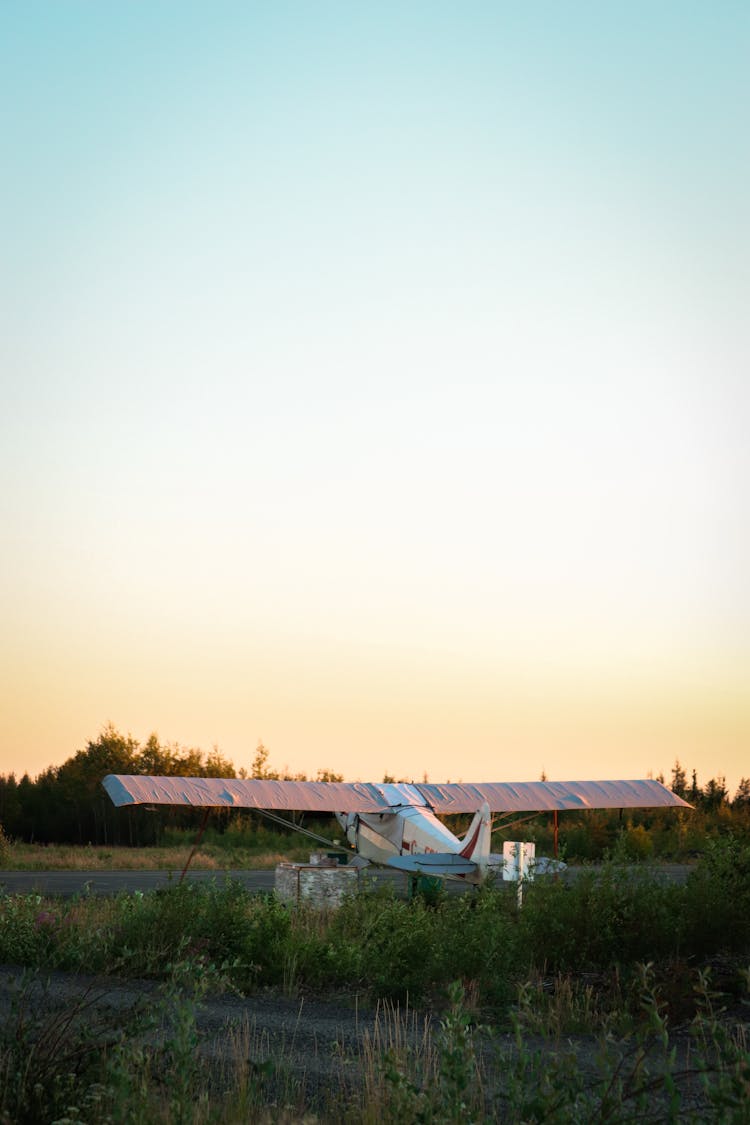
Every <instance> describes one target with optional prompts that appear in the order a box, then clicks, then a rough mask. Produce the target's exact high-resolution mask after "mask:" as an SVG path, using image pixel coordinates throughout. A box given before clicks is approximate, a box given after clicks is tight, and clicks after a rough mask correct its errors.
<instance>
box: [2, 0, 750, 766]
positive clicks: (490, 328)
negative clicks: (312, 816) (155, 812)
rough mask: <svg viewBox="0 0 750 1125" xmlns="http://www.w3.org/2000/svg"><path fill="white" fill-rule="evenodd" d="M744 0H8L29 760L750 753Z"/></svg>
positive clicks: (6, 378) (8, 542)
mask: <svg viewBox="0 0 750 1125" xmlns="http://www.w3.org/2000/svg"><path fill="white" fill-rule="evenodd" d="M749 50H750V5H748V4H747V3H746V2H744V0H742V2H737V3H732V2H729V0H718V2H708V0H706V2H704V3H691V2H690V0H679V2H677V0H675V2H669V0H664V2H662V3H659V4H654V3H652V2H651V0H649V2H644V3H638V2H637V0H636V2H634V0H628V2H627V3H625V2H623V3H620V4H618V3H611V4H596V3H565V2H562V0H548V2H540V3H535V4H519V3H516V2H512V3H510V2H508V3H503V2H501V0H496V2H493V3H479V2H474V3H472V2H467V3H464V4H455V3H452V2H451V3H441V2H439V0H437V2H436V0H430V2H429V3H416V2H410V3H403V2H399V3H393V4H388V3H381V2H378V3H371V4H364V3H362V4H351V3H340V4H339V3H328V2H322V0H321V2H320V3H301V2H300V3H281V2H276V0H274V3H245V2H243V3H227V2H223V0H216V2H214V3H211V4H207V3H188V2H186V0H180V2H177V0H175V2H172V3H158V2H156V3H154V2H152V3H148V4H133V3H125V2H122V3H119V4H117V3H101V4H94V3H88V2H86V3H73V2H65V0H55V2H54V3H43V2H41V0H35V2H32V3H29V2H28V0H19V2H15V0H5V2H4V3H3V4H2V5H1V6H0V113H1V114H2V147H1V149H0V161H1V162H2V174H1V175H0V224H1V228H2V229H1V231H0V380H1V382H2V398H1V400H0V401H1V403H2V408H1V410H0V478H1V488H0V529H1V532H0V534H1V536H2V540H1V550H0V613H1V618H0V772H8V771H10V770H15V771H16V772H18V773H20V772H23V771H24V770H29V771H30V772H31V773H32V774H34V773H36V772H38V771H39V770H41V769H43V768H45V767H46V766H48V765H50V764H55V763H60V762H62V761H64V760H65V759H66V758H67V757H69V756H70V755H71V754H73V753H74V752H75V751H76V750H77V749H80V748H82V747H83V746H84V745H85V743H86V742H87V741H88V739H90V738H95V737H96V736H97V734H98V732H99V730H100V729H101V728H102V726H103V725H104V724H105V723H106V722H108V721H111V722H113V723H114V724H115V726H117V727H118V728H120V729H121V730H123V732H127V731H130V732H131V733H132V734H133V735H135V736H136V737H137V738H139V739H145V738H146V737H147V736H148V734H149V733H150V732H151V731H157V732H158V734H159V736H160V737H161V739H162V740H164V741H177V742H180V743H182V744H183V745H189V746H200V747H202V748H204V749H206V750H208V749H210V748H211V747H212V746H213V745H214V744H216V745H218V747H219V749H220V750H221V751H222V752H224V753H225V754H226V755H228V756H229V757H231V758H232V759H233V760H234V761H235V763H236V764H237V765H238V766H242V765H245V766H247V765H249V763H250V761H251V760H252V757H253V754H254V750H255V746H256V744H257V742H258V740H259V739H262V740H263V741H264V743H265V744H266V745H267V746H268V748H269V750H270V752H271V758H272V762H273V763H274V764H275V765H277V766H281V765H288V767H289V768H290V769H292V770H295V771H296V770H306V771H308V772H312V773H314V772H315V771H316V770H317V769H318V768H319V767H327V768H331V769H336V770H339V771H341V772H343V773H344V774H345V775H346V776H347V777H348V778H354V777H362V778H366V779H373V780H378V779H380V778H381V777H382V775H383V773H384V772H385V771H388V772H390V773H392V774H395V775H397V776H414V777H421V776H422V775H423V773H424V772H427V773H428V774H429V776H430V778H431V779H433V780H441V779H445V778H451V779H453V780H456V779H458V778H462V779H464V780H477V779H485V780H498V781H499V780H514V779H522V778H528V779H533V778H536V777H538V776H539V774H540V772H541V770H542V769H544V770H545V771H546V772H547V774H548V776H549V777H550V778H557V779H566V778H575V777H631V776H636V777H637V776H643V775H645V773H646V772H647V771H648V770H653V771H654V772H658V771H659V770H664V771H665V772H666V773H667V774H668V773H669V770H670V768H671V765H672V763H673V762H674V760H675V758H677V757H679V758H680V760H681V761H682V763H683V765H685V766H686V767H688V768H690V767H693V766H695V767H696V768H697V769H698V773H699V780H702V781H705V780H707V778H708V777H709V776H712V775H714V774H716V773H721V772H723V773H725V774H726V776H727V778H728V781H729V783H730V786H733V785H736V782H737V780H738V779H739V777H740V776H741V775H745V776H747V775H750V580H749V577H748V576H749V575H750V530H749V515H750V440H749V439H748V434H749V433H750V428H749V424H750V409H749V408H750V379H749V374H750V373H749V372H748V356H750V327H749V325H750V320H749V318H748V295H749V294H748V262H749V261H750V253H749V251H750V223H749V222H748V219H749V214H748V212H749V210H750V208H749V206H748V200H750V176H749V175H748V172H749V170H750V150H749V147H748V141H747V138H748V135H749V134H750V126H749V121H748V117H749V115H748V108H749V95H750V67H748V63H747V60H748V57H749Z"/></svg>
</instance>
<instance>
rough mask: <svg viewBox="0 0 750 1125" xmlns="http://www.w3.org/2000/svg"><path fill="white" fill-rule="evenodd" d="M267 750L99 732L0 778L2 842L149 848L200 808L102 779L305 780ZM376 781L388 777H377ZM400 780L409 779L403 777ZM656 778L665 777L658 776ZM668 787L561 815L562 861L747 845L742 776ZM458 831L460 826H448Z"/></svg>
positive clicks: (683, 773) (749, 781)
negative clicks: (631, 804) (238, 761)
mask: <svg viewBox="0 0 750 1125" xmlns="http://www.w3.org/2000/svg"><path fill="white" fill-rule="evenodd" d="M269 758H270V755H269V752H268V750H267V748H266V747H265V746H264V745H263V744H262V743H260V744H259V745H258V747H257V749H256V752H255V757H254V759H253V762H252V765H251V768H250V770H249V771H248V770H244V769H240V770H237V769H235V766H234V764H233V763H232V762H231V761H230V759H229V758H227V757H225V756H224V755H223V754H222V753H221V752H220V751H219V750H218V749H216V748H214V749H213V750H211V751H209V752H208V753H205V752H203V751H201V750H197V749H186V748H184V747H180V746H177V745H175V744H173V743H162V742H160V741H159V738H158V736H157V735H156V734H152V735H150V736H149V738H148V739H147V740H146V742H145V743H143V744H142V745H141V744H140V743H139V742H138V741H137V740H136V739H135V738H133V737H132V735H129V734H128V735H123V734H121V733H120V732H119V731H118V730H116V729H115V727H114V726H112V725H111V724H109V725H108V726H106V727H105V728H104V729H103V730H102V731H101V733H100V734H99V736H98V737H97V738H96V739H93V740H91V741H89V742H88V743H87V745H86V747H85V749H83V750H79V751H78V752H77V753H76V754H74V755H73V756H72V757H71V758H68V760H67V761H65V762H64V763H63V764H62V765H61V766H50V767H49V768H48V769H46V770H44V771H43V772H42V773H41V774H40V775H39V776H38V777H37V778H35V779H34V780H32V779H31V778H30V777H29V775H28V774H24V775H23V777H21V778H20V780H18V779H16V777H15V775H14V774H12V773H11V774H7V775H0V830H1V831H3V832H4V833H5V835H6V836H8V837H10V838H11V839H17V840H22V841H24V842H26V843H42V844H52V843H59V844H81V845H85V844H92V845H95V846H99V845H104V846H113V845H129V846H143V845H151V844H157V843H159V842H160V840H161V839H162V837H163V835H164V832H165V829H167V828H174V829H191V828H193V827H196V828H197V825H198V823H199V820H200V816H201V812H200V810H196V809H190V808H179V807H175V808H170V807H164V806H161V807H155V808H148V807H141V806H138V807H126V808H121V809H117V808H115V807H114V805H113V804H112V802H111V801H110V799H109V797H108V796H107V794H106V793H105V791H104V789H103V788H102V784H101V783H102V778H104V777H105V776H106V775H107V774H109V773H121V774H145V775H149V774H155V775H166V776H178V777H179V776H190V777H257V778H274V779H283V780H297V781H306V780H308V779H307V777H306V776H305V775H304V774H290V773H288V772H286V771H278V770H275V769H273V768H272V767H271V766H270V763H269ZM314 780H317V781H343V777H342V775H340V774H336V773H334V772H332V771H331V770H327V769H320V770H318V772H317V775H316V777H315V779H314ZM384 780H385V781H393V780H394V778H393V777H391V776H389V775H386V776H385V777H384ZM402 780H409V779H402ZM658 780H660V781H664V780H665V779H664V777H663V776H660V777H659V778H658ZM669 787H670V788H671V789H672V791H673V792H674V793H676V794H677V795H678V796H680V797H682V798H683V799H684V800H686V801H688V802H689V803H690V804H691V805H693V809H694V811H689V810H684V811H675V810H671V809H669V810H663V809H642V810H628V811H627V815H626V816H623V815H622V814H621V813H619V812H618V811H617V810H615V811H592V812H586V813H565V814H562V815H561V818H560V830H561V831H560V840H561V844H562V848H563V854H564V855H565V856H566V857H567V858H569V859H600V858H602V856H603V855H604V854H606V853H607V852H611V851H612V850H613V849H615V848H616V847H619V848H620V850H622V851H623V852H624V854H625V855H626V856H627V857H628V858H631V859H646V858H650V857H655V856H660V857H664V858H675V859H678V858H686V857H689V856H691V855H693V854H696V853H698V852H700V851H701V850H702V847H703V844H704V842H705V839H706V838H709V837H711V836H717V835H726V834H729V833H732V834H734V835H738V836H741V837H744V838H746V839H748V840H750V778H742V780H741V781H740V784H739V786H738V788H737V791H736V793H734V795H730V793H729V791H728V790H727V786H726V781H725V779H724V777H723V776H721V775H719V776H717V777H713V778H710V779H709V780H708V781H707V782H706V783H705V784H704V785H700V784H699V782H698V777H697V773H696V771H695V770H692V771H691V773H690V775H689V776H688V772H687V770H686V769H685V768H684V767H683V766H682V765H681V763H680V762H679V761H677V762H675V764H674V767H673V769H672V775H671V779H670V782H669ZM240 815H241V816H242V821H243V824H244V825H246V826H248V827H249V830H250V831H252V829H253V826H254V825H257V824H259V823H260V818H259V817H258V816H257V815H256V814H253V813H252V812H250V811H249V810H247V809H243V810H234V809H217V810H215V811H214V813H213V815H212V823H213V825H214V827H215V828H217V829H218V830H219V831H220V832H221V831H224V830H226V828H227V827H229V825H230V824H232V823H233V822H234V821H235V820H236V819H237V818H238V816H240ZM457 827H459V828H460V826H457ZM517 831H518V830H517V829H515V834H514V827H513V825H512V824H509V825H508V827H507V830H506V831H505V832H504V833H503V832H501V831H498V832H497V833H496V837H495V845H494V846H500V842H501V840H502V837H503V835H504V836H505V838H517ZM523 836H524V838H525V839H534V840H536V841H537V851H538V852H541V851H544V852H549V851H550V848H551V842H552V830H551V824H550V818H549V816H540V817H538V818H536V819H533V820H531V821H526V823H525V825H524V828H523Z"/></svg>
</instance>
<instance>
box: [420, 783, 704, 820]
mask: <svg viewBox="0 0 750 1125" xmlns="http://www.w3.org/2000/svg"><path fill="white" fill-rule="evenodd" d="M416 788H418V789H419V790H420V792H421V793H422V794H423V796H424V798H425V800H426V802H427V804H428V805H429V806H430V808H431V809H432V810H433V812H436V813H442V814H446V813H471V812H476V810H477V809H478V808H479V807H480V805H481V804H482V803H483V802H484V801H486V802H487V804H488V805H489V806H490V812H493V813H523V812H548V811H553V810H554V809H558V810H559V811H561V812H562V811H566V810H574V809H578V810H579V811H580V810H583V809H645V808H670V807H680V808H688V809H689V808H691V807H692V806H691V805H689V804H688V803H687V801H683V800H682V798H681V797H678V796H677V795H676V794H675V793H673V792H672V791H671V789H667V787H666V786H665V785H662V784H661V782H659V781H653V780H652V779H650V778H646V779H644V780H642V781H516V782H513V781H489V782H478V783H476V784H473V785H472V784H454V785H418V786H416Z"/></svg>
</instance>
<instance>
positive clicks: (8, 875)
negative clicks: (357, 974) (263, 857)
mask: <svg viewBox="0 0 750 1125" xmlns="http://www.w3.org/2000/svg"><path fill="white" fill-rule="evenodd" d="M586 870H588V869H587V868H585V867H571V868H568V870H567V871H566V872H565V874H564V876H563V877H564V879H565V880H566V881H567V880H570V879H575V878H576V877H577V876H579V875H580V874H581V872H582V871H586ZM635 870H638V869H635ZM690 870H691V868H690V867H688V866H686V865H684V864H666V865H664V866H660V867H655V868H653V871H654V872H656V873H658V875H659V877H660V878H663V879H664V880H665V881H666V882H674V883H684V882H685V880H686V879H687V876H688V873H689V872H690ZM274 874H275V873H274V871H273V869H271V870H267V871H249V870H244V871H192V870H191V871H188V873H187V875H186V876H185V878H186V879H187V880H190V881H191V882H203V883H205V882H209V881H210V880H211V879H216V880H217V881H219V882H221V881H222V880H223V879H225V878H227V877H229V878H231V879H236V880H238V881H239V882H240V883H242V884H243V885H244V886H245V887H247V889H248V890H250V891H260V892H263V891H265V892H268V891H271V890H273V885H274ZM179 878H180V873H179V871H177V872H173V871H0V893H5V894H33V893H37V894H42V895H60V896H61V897H63V898H70V897H71V896H72V895H78V894H84V893H89V894H97V895H116V894H119V893H120V892H122V891H125V892H128V893H132V892H133V891H144V892H145V891H153V890H156V889H157V888H158V887H166V886H169V884H170V883H176V882H178V881H179ZM370 878H371V879H372V880H373V882H374V883H375V884H379V885H383V884H388V885H391V886H392V887H393V889H394V891H395V892H396V894H399V895H403V896H406V894H407V890H408V877H407V876H406V875H404V874H403V873H402V872H399V871H377V872H376V873H373V874H372V875H370ZM447 887H448V891H449V893H451V894H463V893H465V891H466V890H467V889H469V888H467V887H466V886H465V885H464V884H462V883H458V882H455V881H451V880H448V882H447Z"/></svg>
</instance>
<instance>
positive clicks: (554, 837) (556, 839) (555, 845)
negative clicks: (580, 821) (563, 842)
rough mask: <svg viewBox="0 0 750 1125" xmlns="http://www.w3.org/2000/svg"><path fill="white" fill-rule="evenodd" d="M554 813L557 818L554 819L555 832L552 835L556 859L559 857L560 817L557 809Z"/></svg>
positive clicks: (553, 851) (553, 852)
mask: <svg viewBox="0 0 750 1125" xmlns="http://www.w3.org/2000/svg"><path fill="white" fill-rule="evenodd" d="M552 815H553V816H554V818H555V819H554V828H553V830H552V832H553V835H552V854H553V856H554V857H555V859H557V851H558V848H557V845H558V839H559V833H560V825H559V823H558V819H557V809H555V811H554V813H553V814H552Z"/></svg>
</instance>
